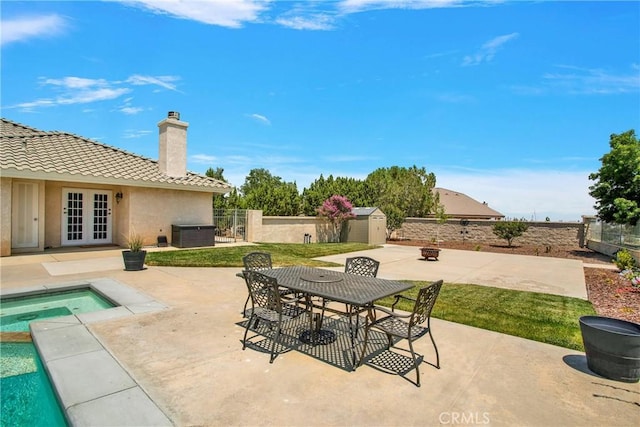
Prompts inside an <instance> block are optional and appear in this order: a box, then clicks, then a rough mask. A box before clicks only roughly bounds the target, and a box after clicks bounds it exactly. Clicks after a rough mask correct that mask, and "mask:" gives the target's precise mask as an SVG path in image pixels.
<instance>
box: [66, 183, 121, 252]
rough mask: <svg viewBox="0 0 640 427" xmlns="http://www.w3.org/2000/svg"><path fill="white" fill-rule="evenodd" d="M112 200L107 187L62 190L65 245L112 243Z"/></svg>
mask: <svg viewBox="0 0 640 427" xmlns="http://www.w3.org/2000/svg"><path fill="white" fill-rule="evenodd" d="M111 200H112V193H111V191H107V190H85V189H79V188H65V189H63V191H62V245H64V246H68V245H95V244H101V243H111V203H112V202H111Z"/></svg>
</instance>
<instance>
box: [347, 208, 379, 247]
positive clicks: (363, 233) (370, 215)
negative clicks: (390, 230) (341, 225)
mask: <svg viewBox="0 0 640 427" xmlns="http://www.w3.org/2000/svg"><path fill="white" fill-rule="evenodd" d="M352 212H353V213H354V214H355V215H356V217H355V218H353V219H350V220H349V222H348V223H347V226H346V227H345V228H346V234H347V235H346V236H345V239H344V240H343V241H345V242H354V243H367V244H369V245H383V244H385V243H386V242H387V216H386V215H385V214H384V212H382V211H381V210H380V209H378V208H363V207H358V208H353V209H352Z"/></svg>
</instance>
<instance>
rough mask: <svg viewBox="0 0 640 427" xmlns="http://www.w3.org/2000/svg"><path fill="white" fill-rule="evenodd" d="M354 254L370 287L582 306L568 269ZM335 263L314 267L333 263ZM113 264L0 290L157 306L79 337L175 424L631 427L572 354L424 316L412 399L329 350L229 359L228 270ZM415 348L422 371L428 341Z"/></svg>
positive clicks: (32, 274) (238, 299)
mask: <svg viewBox="0 0 640 427" xmlns="http://www.w3.org/2000/svg"><path fill="white" fill-rule="evenodd" d="M366 255H368V256H371V257H373V258H376V259H378V260H380V261H381V267H380V271H379V273H378V276H379V277H383V278H390V279H405V278H406V279H420V280H435V279H439V278H443V279H444V280H445V281H448V282H459V283H478V284H484V285H491V286H504V287H510V288H515V289H525V290H533V291H537V292H549V293H557V294H560V295H569V296H575V297H579V298H586V291H585V286H584V276H583V274H582V263H581V262H580V261H575V260H558V259H552V258H542V257H525V256H517V255H499V254H488V253H475V252H465V251H454V250H443V251H442V253H441V256H440V260H439V261H424V260H422V259H421V257H420V256H419V251H418V250H417V249H416V248H412V247H401V246H394V245H386V246H385V247H384V248H383V249H375V250H372V251H367V252H366ZM346 256H347V255H341V256H334V257H327V258H326V259H327V260H332V261H336V262H339V263H340V262H344V259H345V258H346ZM349 256H353V254H349ZM119 257H120V253H119V251H118V250H115V251H114V250H110V251H97V252H77V253H68V252H65V253H53V254H44V255H25V256H16V257H11V258H3V259H2V260H1V266H2V271H1V279H2V291H3V292H5V291H7V290H9V289H13V290H17V289H24V288H28V287H30V286H34V285H43V284H49V285H51V284H56V283H58V284H59V283H68V282H72V281H77V280H87V279H96V278H106V279H110V280H114V281H117V282H119V283H121V284H124V285H126V286H128V287H131V288H132V289H134V290H135V291H137V292H140V293H142V294H144V295H148V296H150V297H151V298H152V299H153V300H155V301H157V303H158V304H159V305H161V306H166V307H168V308H167V309H164V310H160V311H154V312H146V313H138V314H135V315H133V316H127V317H119V318H113V319H110V320H100V321H94V322H91V323H89V324H88V325H87V328H88V331H89V332H90V333H91V335H92V336H93V337H94V338H95V339H96V340H97V341H98V342H99V343H100V344H101V345H102V346H103V347H104V349H106V351H107V352H108V353H109V354H110V355H111V356H112V357H113V358H114V359H115V360H116V361H117V363H118V364H119V365H120V366H121V367H122V369H123V370H124V371H125V372H126V373H127V374H128V375H129V376H130V377H131V378H132V379H133V380H134V381H135V383H136V386H137V387H139V388H140V390H142V391H143V392H144V393H145V394H146V395H148V396H149V397H150V399H151V400H152V401H153V402H154V403H155V405H157V407H158V408H159V409H160V410H161V411H162V412H163V413H164V415H166V417H167V418H168V419H169V420H170V421H171V422H172V423H173V424H175V425H178V426H191V425H207V426H218V425H225V426H226V425H237V426H245V425H246V426H254V425H274V426H282V425H292V426H293V425H305V426H308V425H318V426H328V425H335V426H341V425H362V426H368V425H376V426H396V425H416V426H417V425H420V426H424V425H428V426H431V425H460V424H463V425H495V426H512V425H524V426H548V425H555V426H585V425H593V426H602V425H616V426H627V425H628V426H635V425H637V423H638V419H639V418H638V417H639V416H640V384H638V383H634V384H628V383H621V382H615V381H611V380H607V379H605V378H602V377H599V376H597V375H596V374H594V373H592V372H590V371H589V370H588V369H587V367H586V359H585V357H584V353H581V352H577V351H573V350H569V349H565V348H561V347H555V346H551V345H546V344H541V343H537V342H533V341H529V340H525V339H520V338H516V337H512V336H508V335H503V334H499V333H495V332H490V331H486V330H481V329H476V328H472V327H468V326H464V325H460V324H456V323H451V322H446V321H441V320H438V319H433V323H432V327H433V334H434V337H435V340H436V343H437V345H438V349H439V351H440V361H441V369H436V368H434V367H432V366H431V365H429V364H428V363H423V364H422V365H421V368H420V369H421V376H422V387H420V388H417V387H415V386H414V385H413V384H411V383H410V382H409V381H407V379H405V378H403V377H402V376H399V375H392V374H388V373H385V372H381V371H380V370H377V369H375V367H374V366H372V364H371V363H369V364H366V365H364V366H362V367H360V368H358V369H357V370H356V371H353V372H352V371H350V370H349V369H348V366H347V365H345V366H342V365H341V364H340V363H341V362H340V361H341V360H344V357H343V356H341V352H342V351H343V349H341V348H340V347H338V348H336V347H332V348H326V349H324V348H317V350H315V351H316V352H317V353H313V354H311V353H312V352H311V350H309V349H305V348H302V347H298V348H295V347H294V348H293V349H292V350H289V351H285V352H283V353H281V354H280V355H279V356H278V357H277V359H276V360H275V362H274V363H273V364H269V362H268V361H269V355H268V353H266V352H264V350H261V349H260V347H256V346H252V347H250V348H247V349H246V350H245V351H243V350H242V345H241V339H242V335H243V332H244V329H243V317H242V315H241V313H240V311H241V308H242V305H243V303H244V300H245V298H246V289H245V287H244V283H243V282H242V281H241V280H240V279H238V278H237V277H236V276H235V274H236V273H237V272H238V271H239V270H240V269H239V268H173V267H149V268H147V269H146V270H144V271H139V272H125V271H122V264H119V263H118V262H117V261H116V259H119ZM120 261H121V259H120ZM338 269H339V268H338ZM576 322H577V319H576ZM254 341H255V342H259V341H260V338H259V337H257V338H254ZM291 342H292V343H293V342H294V341H291ZM294 345H295V344H294ZM327 347H330V346H327ZM416 351H417V352H418V353H420V354H423V355H424V356H425V361H426V362H432V361H433V360H434V357H435V356H434V351H433V347H432V346H431V342H430V341H429V340H428V339H422V340H420V341H418V342H417V343H416ZM414 375H415V373H414V372H409V373H408V374H407V377H408V378H411V379H413V378H414ZM85 382H86V383H88V384H90V381H85ZM120 409H121V407H117V406H115V407H111V408H103V409H102V410H100V409H99V408H98V409H96V412H97V414H94V415H96V416H97V417H96V418H94V420H97V421H94V424H95V425H113V424H114V420H116V419H121V418H117V417H116V418H112V415H111V414H117V413H118V411H119V410H120ZM101 416H102V417H101ZM155 421H156V422H157V419H156V420H155ZM136 423H137V425H139V424H140V422H139V420H137V421H136ZM120 424H122V423H120ZM154 424H156V423H154V421H153V420H149V421H148V423H147V425H154ZM129 425H133V423H131V424H129Z"/></svg>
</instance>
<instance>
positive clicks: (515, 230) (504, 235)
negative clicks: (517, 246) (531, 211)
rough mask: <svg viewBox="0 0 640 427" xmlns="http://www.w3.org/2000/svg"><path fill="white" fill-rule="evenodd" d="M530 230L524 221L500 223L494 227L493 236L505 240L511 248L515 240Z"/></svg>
mask: <svg viewBox="0 0 640 427" xmlns="http://www.w3.org/2000/svg"><path fill="white" fill-rule="evenodd" d="M528 229H529V224H527V223H526V222H525V221H523V220H511V221H498V222H496V223H495V224H494V225H493V234H495V235H496V236H498V237H500V238H501V239H505V240H506V241H507V245H508V246H509V247H511V243H512V242H513V239H515V238H516V237H520V236H522V235H523V234H524V232H525V231H527V230H528Z"/></svg>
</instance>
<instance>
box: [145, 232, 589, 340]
mask: <svg viewBox="0 0 640 427" xmlns="http://www.w3.org/2000/svg"><path fill="white" fill-rule="evenodd" d="M372 248H373V247H372V246H368V245H366V244H361V243H314V244H302V243H300V244H281V243H264V244H259V245H253V246H234V247H226V248H220V247H218V248H209V249H192V250H176V251H163V252H150V253H148V254H147V259H146V264H147V265H163V266H179V267H242V257H243V256H244V255H245V254H247V253H249V252H253V251H263V252H269V253H270V254H271V257H272V260H273V264H274V266H277V267H283V266H289V265H308V266H313V267H327V266H336V265H337V264H334V263H327V262H322V261H317V260H313V259H312V258H316V257H321V256H325V255H334V254H339V253H348V252H354V251H361V250H365V249H372ZM412 283H414V285H415V286H414V288H413V289H412V290H409V291H407V292H406V293H405V294H406V295H408V296H415V295H416V294H417V290H418V289H419V287H420V286H424V285H425V284H427V282H419V281H414V282H412ZM392 302H393V298H388V299H385V300H380V301H378V304H381V305H390V304H391V303H392ZM400 308H401V309H403V310H411V307H409V306H406V305H405V306H400ZM594 314H596V313H595V310H594V309H593V306H592V305H591V303H590V302H588V301H584V300H581V299H579V298H570V297H563V296H558V295H549V294H541V293H537V292H524V291H515V290H509V289H501V288H494V287H489V286H478V285H465V284H454V283H445V284H444V286H443V287H442V290H441V291H440V295H439V297H438V300H437V302H436V305H435V307H434V309H433V313H432V316H433V317H436V318H439V319H444V320H449V321H452V322H456V323H462V324H464V325H469V326H475V327H477V328H482V329H488V330H492V331H496V332H501V333H504V334H509V335H514V336H518V337H522V338H527V339H530V340H535V341H539V342H544V343H548V344H553V345H557V346H561V347H565V348H571V349H574V350H580V351H584V349H583V346H582V338H581V334H580V326H579V323H578V319H579V318H580V316H584V315H594Z"/></svg>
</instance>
